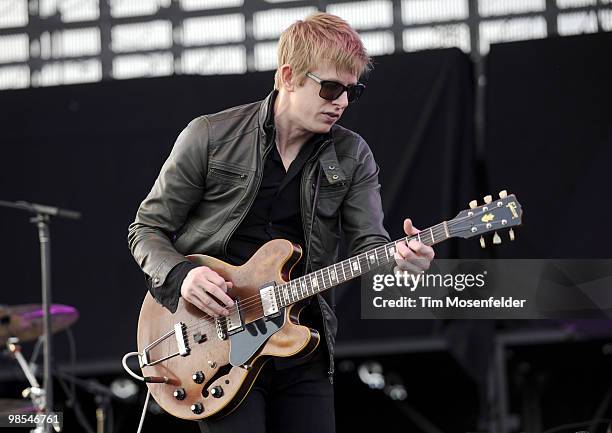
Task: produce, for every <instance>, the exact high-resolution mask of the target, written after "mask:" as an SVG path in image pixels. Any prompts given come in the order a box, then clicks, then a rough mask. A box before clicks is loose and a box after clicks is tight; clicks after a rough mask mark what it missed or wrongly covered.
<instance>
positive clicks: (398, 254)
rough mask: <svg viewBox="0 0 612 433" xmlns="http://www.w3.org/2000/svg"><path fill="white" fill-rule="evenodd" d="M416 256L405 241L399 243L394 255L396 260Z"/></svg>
mask: <svg viewBox="0 0 612 433" xmlns="http://www.w3.org/2000/svg"><path fill="white" fill-rule="evenodd" d="M414 256H415V254H414V252H413V251H412V250H411V249H410V248H408V246H407V245H406V243H405V242H401V243H398V244H397V248H396V250H395V254H394V255H393V257H394V258H395V259H396V260H397V259H399V260H403V259H407V258H410V257H414Z"/></svg>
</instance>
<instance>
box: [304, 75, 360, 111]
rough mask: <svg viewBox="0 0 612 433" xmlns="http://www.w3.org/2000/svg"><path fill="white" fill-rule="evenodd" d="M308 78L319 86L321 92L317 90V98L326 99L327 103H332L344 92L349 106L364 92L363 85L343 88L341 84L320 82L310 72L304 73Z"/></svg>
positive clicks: (350, 85) (327, 81) (320, 80)
mask: <svg viewBox="0 0 612 433" xmlns="http://www.w3.org/2000/svg"><path fill="white" fill-rule="evenodd" d="M306 76H307V77H308V78H311V79H312V80H314V81H316V82H317V83H319V84H320V85H321V90H319V96H320V97H321V98H323V99H327V100H328V101H334V100H336V99H338V98H339V97H340V95H342V93H344V91H346V96H347V98H348V102H349V104H350V103H351V102H355V101H356V100H358V99H359V97H360V96H361V94H362V93H363V91H364V90H365V84H362V83H357V84H349V85H348V86H345V85H344V84H342V83H338V82H337V81H329V80H322V79H320V78H319V77H317V76H316V75H313V74H311V73H310V72H308V73H306Z"/></svg>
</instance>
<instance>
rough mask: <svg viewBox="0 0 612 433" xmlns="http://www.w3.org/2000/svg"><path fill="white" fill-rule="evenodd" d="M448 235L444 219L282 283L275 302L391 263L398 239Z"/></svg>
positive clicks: (429, 241) (424, 240) (306, 294)
mask: <svg viewBox="0 0 612 433" xmlns="http://www.w3.org/2000/svg"><path fill="white" fill-rule="evenodd" d="M450 237H451V236H450V232H449V227H448V224H447V222H446V221H444V222H442V223H440V224H437V225H435V226H432V227H430V228H428V229H425V230H424V231H422V232H419V233H417V234H416V235H413V236H408V237H405V238H402V239H399V240H397V241H394V242H390V243H388V244H386V245H381V246H379V247H376V248H374V249H372V250H369V251H365V252H363V253H361V254H358V255H356V256H354V257H349V258H348V259H345V260H343V261H341V262H339V263H335V264H333V265H330V266H327V267H325V268H321V269H318V270H316V271H314V272H311V273H310V274H308V275H304V276H302V277H300V278H298V279H296V280H292V281H289V282H288V283H286V284H282V285H280V286H278V291H277V292H275V294H276V296H277V298H278V299H277V302H278V303H279V304H280V305H283V306H286V305H289V304H291V303H294V302H297V301H299V300H301V299H304V298H307V297H309V296H313V295H315V294H317V293H320V292H322V291H324V290H326V289H328V288H330V287H333V286H336V285H338V284H340V283H343V282H345V281H348V280H350V279H352V278H354V277H357V276H360V275H362V274H363V273H365V272H368V271H371V270H372V269H376V268H378V267H380V266H381V265H384V264H387V263H391V262H393V260H394V259H395V257H394V256H395V253H396V251H397V244H398V243H399V242H406V243H408V242H409V241H411V240H413V239H416V240H418V241H419V242H422V243H423V244H426V245H433V244H435V243H438V242H441V241H443V240H445V239H448V238H450ZM383 252H384V254H383Z"/></svg>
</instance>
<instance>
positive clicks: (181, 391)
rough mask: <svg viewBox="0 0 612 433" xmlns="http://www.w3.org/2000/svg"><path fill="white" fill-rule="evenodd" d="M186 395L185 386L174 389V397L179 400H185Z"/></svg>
mask: <svg viewBox="0 0 612 433" xmlns="http://www.w3.org/2000/svg"><path fill="white" fill-rule="evenodd" d="M185 396H186V394H185V388H177V389H175V390H174V398H176V399H177V400H184V399H185Z"/></svg>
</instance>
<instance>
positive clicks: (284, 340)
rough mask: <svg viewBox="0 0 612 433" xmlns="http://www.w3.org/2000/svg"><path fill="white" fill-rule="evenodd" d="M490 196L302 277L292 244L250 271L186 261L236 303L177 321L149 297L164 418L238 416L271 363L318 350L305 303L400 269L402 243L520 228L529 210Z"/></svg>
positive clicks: (272, 246) (154, 386) (202, 258)
mask: <svg viewBox="0 0 612 433" xmlns="http://www.w3.org/2000/svg"><path fill="white" fill-rule="evenodd" d="M488 198H489V202H490V203H486V204H485V205H483V206H480V207H478V206H475V204H474V205H473V208H472V209H468V210H464V211H462V212H460V213H459V214H458V215H457V216H456V217H455V218H454V219H452V220H450V221H444V222H442V223H440V224H437V225H436V226H432V227H430V228H428V229H425V230H423V231H421V232H420V233H419V234H418V235H415V236H411V237H408V238H402V239H399V240H397V241H394V242H390V243H388V244H386V245H381V246H379V247H377V248H375V249H373V250H370V251H366V252H364V253H362V254H359V255H357V256H354V257H351V258H349V259H346V260H344V261H342V262H339V263H337V264H334V265H331V266H328V267H326V268H323V269H319V270H317V271H315V272H313V273H310V274H307V275H304V276H303V277H300V278H297V279H294V280H290V275H291V269H292V268H293V267H294V266H295V264H296V263H297V262H298V261H299V260H300V258H301V255H302V251H301V248H300V247H299V246H298V245H295V244H293V243H291V242H289V241H287V240H284V239H276V240H272V241H270V242H268V243H266V244H265V245H263V246H262V247H261V248H260V249H259V250H258V251H257V252H256V253H255V254H254V255H253V256H252V257H251V258H250V259H249V261H248V262H247V263H245V264H244V265H242V266H232V265H230V264H227V263H225V262H223V261H221V260H218V259H216V258H213V257H210V256H206V255H191V256H187V258H188V259H189V260H191V261H192V262H194V263H197V264H199V265H203V266H208V267H209V268H211V269H213V270H214V271H216V272H217V273H218V274H219V275H221V276H222V277H223V278H225V280H226V281H231V282H232V283H233V287H232V289H230V290H229V291H228V295H229V296H230V297H231V298H232V299H234V301H235V304H234V306H233V307H231V308H229V311H230V315H229V316H226V317H218V318H214V317H210V316H208V315H206V314H204V313H203V312H202V311H201V310H199V309H198V308H196V307H194V306H193V305H191V304H190V303H188V302H185V301H184V300H183V299H182V298H180V299H179V304H178V309H177V310H176V312H175V313H174V314H173V313H171V312H170V311H168V310H167V309H166V308H164V307H163V306H162V305H160V304H158V303H157V302H156V301H155V300H154V299H153V297H152V296H151V295H150V294H149V293H147V295H146V297H145V300H144V303H143V305H142V308H141V312H140V317H139V321H138V352H139V354H138V358H139V363H140V367H141V369H142V372H143V376H145V378H146V381H147V386H148V387H149V390H150V391H151V395H152V396H153V398H154V399H155V400H156V401H157V403H158V404H159V405H160V406H161V407H162V408H163V409H164V410H165V411H167V412H169V413H170V414H172V415H174V416H176V417H179V418H183V419H190V420H197V419H204V418H208V417H213V418H216V417H221V416H224V415H226V414H228V413H230V412H231V411H232V410H234V409H235V408H236V407H238V405H239V404H240V402H241V401H242V400H243V399H244V397H245V396H246V395H247V393H248V392H249V390H250V389H251V386H252V385H253V382H254V381H255V379H256V378H257V375H258V373H259V371H260V370H261V367H262V366H263V364H264V363H265V362H266V361H267V360H269V359H271V358H273V357H284V358H287V357H301V356H306V355H308V354H309V353H311V352H312V351H313V350H315V349H316V347H317V345H318V344H319V342H320V336H319V333H318V332H317V331H316V330H314V329H311V328H309V327H306V326H303V325H300V324H299V315H300V311H301V310H302V308H303V306H304V302H303V301H304V300H305V299H307V298H309V297H311V296H314V295H316V294H318V293H321V292H322V291H324V290H326V289H329V288H331V287H333V286H336V285H338V284H340V283H343V282H345V281H347V280H350V279H352V278H355V277H358V276H360V275H362V274H364V273H366V272H369V271H373V270H375V269H377V268H378V267H380V266H384V265H385V264H389V263H392V262H394V258H393V255H394V253H395V250H396V244H397V243H398V242H403V241H408V240H412V239H416V240H419V241H421V242H423V243H425V244H427V245H433V244H436V243H438V242H441V241H443V240H446V239H448V238H450V237H463V238H468V237H472V236H476V235H482V234H484V233H488V232H491V231H495V230H499V229H503V228H510V227H513V226H517V225H519V224H520V222H521V215H522V210H521V207H520V205H519V203H518V202H517V201H516V198H515V196H514V195H507V194H506V193H505V192H504V191H502V193H500V199H499V200H497V201H494V202H491V200H490V196H488ZM486 201H487V200H486V199H485V202H486ZM496 236H497V238H499V236H498V235H497V233H496ZM513 236H514V234H513V232H511V238H513Z"/></svg>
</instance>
